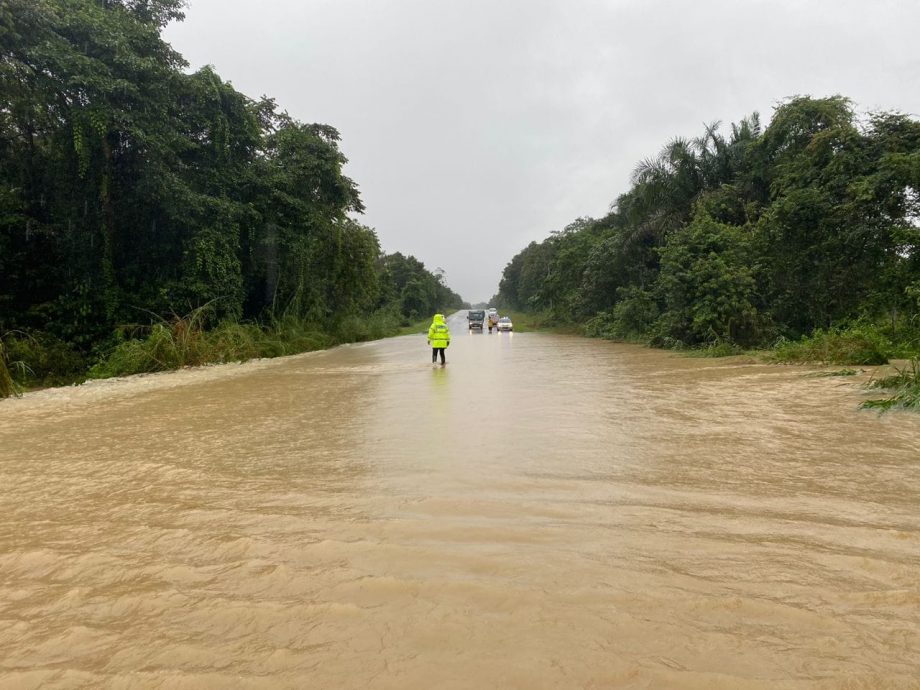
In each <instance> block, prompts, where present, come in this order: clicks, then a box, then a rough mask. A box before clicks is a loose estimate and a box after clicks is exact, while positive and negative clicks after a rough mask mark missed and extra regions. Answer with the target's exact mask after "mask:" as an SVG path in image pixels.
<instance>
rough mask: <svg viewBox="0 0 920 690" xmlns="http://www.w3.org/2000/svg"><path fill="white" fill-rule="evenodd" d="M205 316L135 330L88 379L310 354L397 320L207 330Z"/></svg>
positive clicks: (290, 321)
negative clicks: (322, 325) (320, 325)
mask: <svg viewBox="0 0 920 690" xmlns="http://www.w3.org/2000/svg"><path fill="white" fill-rule="evenodd" d="M205 311H206V308H205V307H200V308H198V309H195V310H193V311H192V312H190V313H189V314H187V315H185V316H181V317H180V316H175V317H173V318H172V319H169V320H166V319H160V320H159V321H157V322H156V323H154V324H152V325H150V326H146V327H135V328H134V330H133V331H132V332H131V335H132V337H131V338H129V339H128V340H125V341H123V342H121V343H119V344H118V345H117V346H116V347H115V348H114V349H113V350H112V351H111V352H110V353H109V354H108V355H107V356H106V357H104V358H103V359H102V360H101V361H100V362H98V363H97V364H95V365H94V366H92V367H91V368H90V370H89V377H90V378H109V377H112V376H128V375H130V374H143V373H152V372H158V371H168V370H172V369H181V368H183V367H189V366H200V365H202V364H223V363H227V362H243V361H246V360H249V359H256V358H260V357H280V356H284V355H293V354H298V353H301V352H312V351H314V350H322V349H325V348H328V347H332V346H334V345H338V344H341V343H353V342H364V341H368V340H376V339H379V338H384V337H387V336H391V335H396V334H397V333H398V332H399V327H400V322H399V318H398V316H397V315H395V314H394V313H392V312H391V311H387V310H381V311H379V312H376V313H374V314H371V315H370V316H367V317H359V316H354V315H345V316H342V317H339V318H338V319H336V320H335V321H330V322H329V323H328V324H326V325H325V327H324V328H321V327H319V326H317V325H315V324H313V323H310V322H307V321H303V320H300V319H296V318H293V317H282V318H280V319H276V320H273V321H272V322H270V323H269V324H267V325H265V326H262V325H258V324H253V323H237V322H222V323H218V324H217V325H216V326H214V327H213V328H206V318H205V317H206V313H205ZM138 336H140V337H138Z"/></svg>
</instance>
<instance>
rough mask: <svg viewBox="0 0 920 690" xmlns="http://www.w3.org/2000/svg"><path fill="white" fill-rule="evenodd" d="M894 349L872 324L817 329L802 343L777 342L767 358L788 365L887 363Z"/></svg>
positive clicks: (800, 341)
mask: <svg viewBox="0 0 920 690" xmlns="http://www.w3.org/2000/svg"><path fill="white" fill-rule="evenodd" d="M895 354H896V349H895V346H894V345H893V344H892V342H891V340H890V339H889V338H888V337H887V336H886V335H884V334H883V333H882V332H881V330H880V329H879V328H878V327H876V326H873V325H871V324H854V325H852V326H849V327H847V328H831V329H828V330H826V331H825V330H822V329H818V330H816V331H815V332H814V333H812V335H811V336H809V337H804V338H802V339H801V340H795V341H789V340H786V341H782V342H780V343H778V344H777V345H776V346H775V348H774V350H773V352H772V353H771V354H770V355H769V357H768V359H769V360H770V361H773V362H780V363H788V364H806V363H821V364H886V363H887V362H888V359H889V358H890V357H893V356H894V355H895Z"/></svg>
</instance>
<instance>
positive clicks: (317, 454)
mask: <svg viewBox="0 0 920 690" xmlns="http://www.w3.org/2000/svg"><path fill="white" fill-rule="evenodd" d="M452 326H453V331H454V343H453V345H452V346H451V347H450V349H449V350H448V364H447V367H445V368H443V369H442V368H440V367H439V368H432V367H431V366H430V365H429V364H428V363H427V360H428V358H429V351H428V350H427V348H426V345H425V341H424V338H423V337H422V336H410V337H405V338H396V339H392V340H386V341H382V342H376V343H369V344H364V345H358V346H350V347H342V348H338V349H335V350H331V351H328V352H321V353H312V354H308V355H301V356H297V357H291V358H286V359H281V360H273V361H263V362H255V363H251V364H246V365H229V366H226V367H213V368H205V369H200V370H189V371H184V372H178V373H174V374H168V375H161V376H152V377H141V378H134V379H129V380H126V381H120V382H100V383H96V384H93V385H90V386H84V387H79V388H70V389H58V390H53V391H43V392H39V393H34V394H30V395H27V396H25V397H24V398H22V399H19V400H7V401H3V402H0V487H2V491H0V687H2V688H33V687H35V688H38V687H43V688H45V687H47V688H76V687H87V688H95V687H111V688H151V687H163V688H196V689H197V688H230V687H232V688H332V689H338V688H344V689H349V688H394V689H396V688H399V689H413V688H424V689H426V690H427V689H429V688H521V689H530V688H706V689H712V688H765V689H766V688H770V689H771V690H772V689H777V688H780V689H782V688H850V689H853V688H872V689H875V688H917V687H920V682H918V677H920V416H912V415H909V414H890V415H887V416H883V417H879V416H877V415H876V414H874V413H870V412H860V411H858V410H857V405H858V403H859V402H860V400H861V399H862V395H863V394H862V392H861V387H860V383H861V382H862V381H864V380H865V376H863V377H857V378H856V379H855V380H854V379H847V378H818V377H809V376H807V375H806V374H807V373H808V371H809V370H807V369H804V368H801V367H778V366H766V365H757V364H754V365H751V364H745V363H743V362H739V361H737V360H702V359H690V358H685V357H681V356H677V355H674V354H671V353H665V352H660V351H654V350H647V349H642V348H639V347H632V346H626V345H616V344H612V343H607V342H600V341H593V340H586V339H580V338H576V337H564V336H554V335H543V334H528V333H515V334H513V335H512V334H502V335H491V336H490V335H489V334H488V333H486V334H484V335H480V334H478V333H477V334H468V333H467V332H466V330H465V327H463V321H462V319H461V320H457V317H454V318H453V319H452Z"/></svg>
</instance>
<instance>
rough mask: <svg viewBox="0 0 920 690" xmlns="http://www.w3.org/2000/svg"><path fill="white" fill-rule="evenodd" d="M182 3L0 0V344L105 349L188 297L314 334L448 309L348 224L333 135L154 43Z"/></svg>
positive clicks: (352, 195)
mask: <svg viewBox="0 0 920 690" xmlns="http://www.w3.org/2000/svg"><path fill="white" fill-rule="evenodd" d="M183 5H184V2H183V1H182V0H105V1H104V2H103V1H100V0H7V1H6V2H3V3H0V95H2V98H0V336H2V335H3V333H5V332H9V331H13V330H16V331H24V332H28V333H40V334H41V336H42V337H47V338H52V339H55V340H56V341H59V342H65V343H67V344H69V345H71V346H73V347H74V348H76V349H78V350H80V351H82V352H84V353H90V352H95V353H97V354H99V353H100V352H102V351H104V350H105V349H106V348H109V347H111V346H112V345H113V344H114V343H117V342H118V340H119V339H122V338H123V337H124V335H123V334H124V333H125V332H126V330H125V326H126V325H131V324H138V323H145V322H146V323H148V324H149V323H150V322H151V321H152V320H155V319H156V318H166V317H169V316H170V315H172V314H183V313H185V312H189V311H192V310H194V309H196V308H198V307H201V306H202V305H209V310H208V312H209V319H210V320H211V323H216V322H218V321H221V320H249V321H266V320H270V319H277V318H282V317H283V318H295V319H299V320H303V321H306V322H312V323H317V324H324V323H328V322H334V321H335V320H336V319H339V318H341V317H343V316H354V315H365V314H370V313H373V312H378V311H380V310H390V311H392V312H393V313H395V314H398V315H399V318H400V319H401V320H403V321H409V320H416V319H419V318H421V317H422V316H427V315H430V314H431V313H434V312H435V311H438V310H447V309H452V308H459V307H460V306H462V303H463V301H462V299H461V298H460V296H459V295H458V294H457V293H455V292H454V291H452V290H451V289H450V288H449V287H448V286H447V285H446V283H445V280H444V276H443V273H442V272H438V273H437V274H436V273H432V272H431V271H429V270H428V269H427V268H426V267H425V266H424V264H422V263H421V262H420V261H418V260H417V259H415V258H414V257H412V256H404V255H403V254H400V253H395V254H390V255H386V254H383V253H382V251H381V248H380V244H379V242H378V239H377V236H376V234H375V232H374V231H373V230H372V229H370V228H368V227H365V226H364V225H362V224H360V223H359V222H357V221H356V220H355V219H354V216H356V215H357V214H360V213H361V212H362V211H363V210H364V207H363V204H362V202H361V198H360V195H359V193H358V188H357V186H356V184H355V183H354V182H353V181H352V180H351V179H349V178H348V177H347V176H346V175H345V174H344V173H343V166H344V164H345V163H346V159H345V157H344V156H343V154H342V152H341V151H340V149H339V133H338V132H337V131H336V130H335V129H334V128H333V127H331V126H329V125H324V124H306V123H302V122H299V121H297V120H296V119H294V118H292V117H291V116H289V115H288V114H287V113H286V112H284V111H281V110H279V108H278V106H277V105H276V103H275V101H274V100H273V99H271V98H267V97H262V98H261V99H258V100H253V99H250V98H248V97H247V96H245V95H243V94H242V93H240V92H238V91H237V90H235V89H234V88H233V86H232V85H231V84H230V83H229V82H226V81H224V80H223V79H221V77H220V76H219V75H218V74H217V73H216V72H215V71H214V69H213V68H211V67H204V68H202V69H201V70H198V71H197V72H194V73H187V72H185V71H184V70H185V68H187V66H188V65H187V63H186V61H185V60H184V59H183V58H182V56H181V55H180V54H179V53H177V52H176V51H175V50H174V49H173V48H172V47H171V46H170V45H169V44H168V43H166V42H165V41H164V40H163V38H162V30H163V28H164V27H165V26H166V25H167V24H168V23H169V22H172V21H181V20H182V18H183V14H182V8H183Z"/></svg>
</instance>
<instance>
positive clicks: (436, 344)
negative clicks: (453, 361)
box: [428, 314, 450, 364]
mask: <svg viewBox="0 0 920 690" xmlns="http://www.w3.org/2000/svg"><path fill="white" fill-rule="evenodd" d="M428 344H429V345H431V363H432V364H435V363H436V362H437V361H438V354H440V355H441V364H447V362H446V361H445V359H444V350H446V349H447V347H448V346H449V345H450V329H448V328H447V324H446V323H445V322H444V314H435V315H434V319H432V321H431V326H429V327H428Z"/></svg>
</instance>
